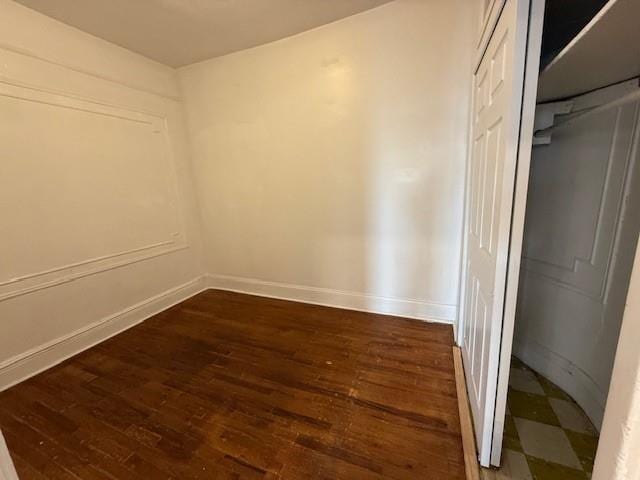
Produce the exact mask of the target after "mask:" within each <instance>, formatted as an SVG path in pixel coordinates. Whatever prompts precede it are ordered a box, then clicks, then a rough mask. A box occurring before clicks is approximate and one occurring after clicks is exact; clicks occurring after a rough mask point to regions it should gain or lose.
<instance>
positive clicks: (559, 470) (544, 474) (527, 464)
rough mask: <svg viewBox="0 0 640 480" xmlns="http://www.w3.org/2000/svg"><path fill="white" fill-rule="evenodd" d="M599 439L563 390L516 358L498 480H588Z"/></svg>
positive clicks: (511, 380) (510, 382) (493, 477)
mask: <svg viewBox="0 0 640 480" xmlns="http://www.w3.org/2000/svg"><path fill="white" fill-rule="evenodd" d="M597 446H598V433H597V430H596V429H595V427H594V426H593V425H592V424H591V422H590V421H589V418H588V417H587V416H586V414H585V413H584V412H583V411H582V409H581V408H580V407H579V406H578V405H577V404H576V403H575V402H574V401H573V399H571V397H570V396H569V395H567V394H566V393H565V392H564V391H562V389H560V388H558V386H556V385H554V384H553V383H552V382H550V381H549V380H547V379H546V378H544V377H543V376H541V375H539V374H538V373H536V372H534V371H533V370H531V369H530V368H529V367H527V366H526V365H525V364H524V363H522V362H521V361H520V360H518V359H516V358H515V357H514V358H513V361H512V364H511V375H510V379H509V394H508V397H507V416H506V418H505V429H504V441H503V459H502V467H501V468H500V469H499V470H497V471H493V472H491V475H492V476H489V477H487V478H491V479H498V480H588V479H590V478H591V472H592V470H593V461H594V459H595V453H596V449H597Z"/></svg>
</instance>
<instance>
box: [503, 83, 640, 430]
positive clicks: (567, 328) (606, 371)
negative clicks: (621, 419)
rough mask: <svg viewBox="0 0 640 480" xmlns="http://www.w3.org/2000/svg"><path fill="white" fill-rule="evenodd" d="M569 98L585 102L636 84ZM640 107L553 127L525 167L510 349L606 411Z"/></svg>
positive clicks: (629, 249)
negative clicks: (528, 172)
mask: <svg viewBox="0 0 640 480" xmlns="http://www.w3.org/2000/svg"><path fill="white" fill-rule="evenodd" d="M629 83H630V85H622V86H621V87H623V88H621V87H612V88H609V89H606V90H601V91H598V92H595V93H592V94H588V95H585V96H582V97H579V98H577V99H575V100H574V110H576V111H579V110H581V109H584V108H591V107H594V106H596V105H599V104H602V103H606V102H607V101H609V100H611V99H613V98H617V97H619V96H621V95H624V94H625V92H626V90H625V89H626V88H630V89H631V90H632V91H635V90H637V82H636V84H633V82H629ZM639 107H640V103H639V102H638V101H635V102H629V103H626V104H624V105H623V106H621V107H618V108H610V109H608V110H605V111H602V112H600V113H594V114H592V115H588V116H585V117H582V118H579V119H576V120H574V121H573V122H571V123H567V124H565V125H564V126H562V127H559V128H557V129H556V130H554V132H553V134H552V137H551V144H550V145H545V146H538V147H535V148H534V150H533V158H532V163H531V178H530V185H529V198H528V203H527V218H526V227H525V238H524V254H523V262H522V265H523V269H522V275H521V283H520V294H519V305H518V314H517V321H516V337H515V345H514V353H515V355H516V356H518V357H519V358H521V359H522V360H524V361H525V362H526V363H527V364H529V365H531V366H532V367H533V368H534V369H535V370H537V371H539V372H540V373H541V374H542V375H544V376H546V377H547V378H549V379H551V380H552V381H554V382H555V383H557V384H558V385H559V386H560V387H562V388H563V389H564V390H565V391H567V392H568V393H569V394H571V395H572V396H573V397H574V398H575V400H576V401H577V402H578V403H579V404H580V405H581V406H582V407H583V408H584V410H585V411H586V412H587V414H588V415H589V416H590V417H591V419H592V421H593V422H594V424H595V425H596V426H598V427H599V426H600V424H601V422H602V417H603V414H604V408H605V402H606V398H607V392H608V390H609V382H610V379H611V371H612V369H613V362H614V358H615V353H616V345H617V343H618V336H619V332H620V325H621V322H622V315H623V311H624V304H625V297H626V293H627V288H628V285H629V277H630V275H631V266H632V264H633V256H634V253H635V246H636V241H637V237H638V229H639V228H640V211H638V209H637V208H636V206H637V205H638V202H639V201H640V175H639V173H640V172H638V141H639V133H640V132H639V131H638V119H639V118H640V117H639V110H638V109H639Z"/></svg>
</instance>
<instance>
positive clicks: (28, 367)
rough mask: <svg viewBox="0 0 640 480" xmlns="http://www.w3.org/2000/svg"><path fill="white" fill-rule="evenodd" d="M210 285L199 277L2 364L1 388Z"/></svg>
mask: <svg viewBox="0 0 640 480" xmlns="http://www.w3.org/2000/svg"><path fill="white" fill-rule="evenodd" d="M206 284H207V282H206V280H205V277H204V276H202V277H198V278H196V279H194V280H191V281H189V282H187V283H184V284H182V285H178V286H177V287H174V288H171V289H169V290H167V291H165V292H162V293H160V294H158V295H155V296H153V297H151V298H148V299H146V300H144V301H142V302H139V303H137V304H135V305H132V306H131V307H128V308H126V309H124V310H122V311H120V312H117V313H115V314H113V315H110V316H108V317H106V318H102V319H100V320H98V321H97V322H94V323H92V324H89V325H87V326H85V327H83V328H81V329H79V330H76V331H75V332H72V333H70V334H67V335H65V336H63V337H60V338H57V339H55V340H53V341H51V342H48V343H46V344H44V345H40V346H38V347H36V348H34V349H32V350H29V351H27V352H24V353H21V354H20V355H17V356H15V357H13V358H10V359H8V360H6V361H4V362H2V363H0V391H2V390H5V389H7V388H9V387H11V386H13V385H15V384H16V383H18V382H21V381H23V380H26V379H27V378H29V377H32V376H33V375H36V374H38V373H40V372H42V371H44V370H46V369H48V368H51V367H52V366H54V365H56V364H58V363H60V362H62V361H63V360H66V359H67V358H69V357H72V356H73V355H76V354H78V353H80V352H82V351H83V350H86V349H88V348H91V347H93V346H94V345H96V344H98V343H100V342H103V341H105V340H107V339H108V338H110V337H113V336H114V335H117V334H118V333H120V332H122V331H124V330H127V329H128V328H131V327H133V326H134V325H137V324H138V323H140V322H143V321H144V320H146V319H147V318H149V317H152V316H153V315H156V314H157V313H160V312H161V311H163V310H166V309H167V308H169V307H171V306H173V305H175V304H177V303H180V302H182V301H183V300H186V299H187V298H189V297H192V296H193V295H195V294H197V293H199V292H201V291H203V290H206V288H207V285H206Z"/></svg>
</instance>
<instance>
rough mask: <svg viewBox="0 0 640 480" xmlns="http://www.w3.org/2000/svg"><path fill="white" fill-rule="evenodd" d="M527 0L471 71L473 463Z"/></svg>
mask: <svg viewBox="0 0 640 480" xmlns="http://www.w3.org/2000/svg"><path fill="white" fill-rule="evenodd" d="M528 18H529V0H507V1H506V3H505V4H504V7H503V8H502V11H501V13H500V14H499V17H498V21H497V24H496V25H495V28H494V29H493V32H492V34H491V36H490V38H489V41H488V44H487V47H486V50H485V51H484V53H483V55H482V57H481V60H480V62H479V65H478V68H477V70H476V72H475V74H474V77H473V85H474V94H473V110H472V121H471V152H470V165H469V178H468V185H467V192H468V200H467V222H466V253H465V273H464V287H463V292H462V294H463V297H462V299H463V302H464V303H463V307H462V308H463V310H462V321H463V327H462V331H463V335H462V342H461V343H462V345H461V346H462V353H463V360H464V366H465V373H466V381H467V389H468V391H469V397H470V398H469V400H470V403H471V409H472V413H473V420H474V426H475V432H476V440H477V444H478V450H479V455H480V463H481V464H482V465H484V466H488V465H489V462H490V456H491V439H492V435H493V425H494V414H495V405H496V389H497V380H498V366H499V360H500V346H501V333H502V321H503V307H504V294H505V281H506V273H507V262H508V254H509V235H510V229H511V213H512V207H513V193H514V181H515V172H516V164H517V154H518V137H519V131H520V114H521V107H522V93H523V77H524V67H525V53H526V44H527V28H528Z"/></svg>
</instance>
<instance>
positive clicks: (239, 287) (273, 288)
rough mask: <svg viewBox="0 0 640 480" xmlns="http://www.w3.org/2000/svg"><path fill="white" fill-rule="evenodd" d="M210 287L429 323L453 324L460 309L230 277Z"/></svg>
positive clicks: (211, 278) (215, 279)
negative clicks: (457, 310)
mask: <svg viewBox="0 0 640 480" xmlns="http://www.w3.org/2000/svg"><path fill="white" fill-rule="evenodd" d="M207 286H208V288H213V289H218V290H227V291H231V292H239V293H247V294H251V295H258V296H261V297H269V298H278V299H282V300H291V301H295V302H303V303H310V304H313V305H324V306H327V307H335V308H345V309H347V310H357V311H362V312H369V313H379V314H385V315H395V316H399V317H406V318H414V319H418V320H423V321H427V322H437V323H447V324H453V323H454V321H455V319H456V306H455V305H445V304H440V303H431V302H425V301H422V300H413V299H403V298H391V297H381V296H376V295H369V294H366V293H359V292H349V291H344V290H334V289H330V288H319V287H310V286H306V285H294V284H288V283H280V282H268V281H264V280H257V279H254V278H244V277H235V276H229V275H218V274H209V275H207Z"/></svg>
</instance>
